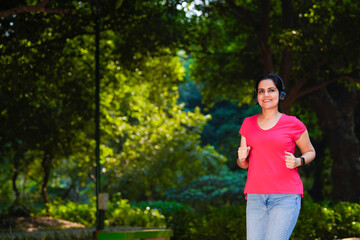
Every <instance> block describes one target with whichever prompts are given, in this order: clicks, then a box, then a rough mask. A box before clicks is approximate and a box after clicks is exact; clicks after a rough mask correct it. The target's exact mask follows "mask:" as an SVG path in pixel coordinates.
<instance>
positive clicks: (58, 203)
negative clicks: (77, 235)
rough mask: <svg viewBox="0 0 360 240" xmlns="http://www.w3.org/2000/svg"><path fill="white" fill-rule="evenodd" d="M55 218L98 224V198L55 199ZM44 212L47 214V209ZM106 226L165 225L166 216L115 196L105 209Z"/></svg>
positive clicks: (52, 204)
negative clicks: (86, 201)
mask: <svg viewBox="0 0 360 240" xmlns="http://www.w3.org/2000/svg"><path fill="white" fill-rule="evenodd" d="M48 207H49V213H50V215H51V216H52V217H53V218H55V219H64V220H68V221H72V222H77V223H81V224H84V225H85V226H86V227H93V226H95V224H96V199H95V198H92V199H91V201H90V202H89V203H79V202H72V201H66V202H64V201H62V200H55V201H53V203H50V204H48ZM42 214H46V212H45V211H43V212H42ZM105 218H106V219H105V226H137V227H164V226H165V225H166V223H165V217H164V216H163V215H161V214H160V213H159V211H158V210H156V209H150V208H145V209H140V208H138V207H133V206H131V205H130V204H129V203H128V200H126V199H121V198H120V197H119V196H114V197H113V198H112V199H111V200H110V201H109V202H108V209H107V210H106V211H105Z"/></svg>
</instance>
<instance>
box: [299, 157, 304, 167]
mask: <svg viewBox="0 0 360 240" xmlns="http://www.w3.org/2000/svg"><path fill="white" fill-rule="evenodd" d="M300 159H301V166H305V158H304V157H303V156H301V157H300Z"/></svg>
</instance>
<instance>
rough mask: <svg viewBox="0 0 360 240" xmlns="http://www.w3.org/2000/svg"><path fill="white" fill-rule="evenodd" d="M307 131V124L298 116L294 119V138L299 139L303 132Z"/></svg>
mask: <svg viewBox="0 0 360 240" xmlns="http://www.w3.org/2000/svg"><path fill="white" fill-rule="evenodd" d="M305 131H306V126H305V125H304V124H303V123H302V122H301V121H300V120H299V119H298V118H297V117H294V119H293V129H292V137H293V140H294V141H296V140H298V139H299V137H300V136H301V134H303V132H305Z"/></svg>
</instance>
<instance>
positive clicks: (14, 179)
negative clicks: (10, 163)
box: [11, 167, 20, 201]
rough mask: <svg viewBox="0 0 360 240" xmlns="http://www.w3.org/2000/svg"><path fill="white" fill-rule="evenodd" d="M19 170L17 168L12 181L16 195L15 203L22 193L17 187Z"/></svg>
mask: <svg viewBox="0 0 360 240" xmlns="http://www.w3.org/2000/svg"><path fill="white" fill-rule="evenodd" d="M18 171H19V170H18V169H17V167H15V168H14V173H13V175H12V177H11V180H12V187H13V191H14V193H15V201H17V200H19V198H20V192H19V189H18V188H17V186H16V180H17V177H18V175H19V172H18Z"/></svg>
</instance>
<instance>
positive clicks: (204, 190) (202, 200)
mask: <svg viewBox="0 0 360 240" xmlns="http://www.w3.org/2000/svg"><path fill="white" fill-rule="evenodd" d="M245 181H246V172H245V171H241V172H231V171H229V170H227V171H223V172H222V174H221V175H220V176H215V175H209V176H202V177H200V178H199V179H196V180H193V181H192V182H191V183H190V184H189V185H186V186H183V187H181V188H176V189H170V190H169V191H167V193H166V199H167V200H170V201H171V200H173V201H177V202H182V203H186V204H188V205H190V206H192V207H193V208H195V209H198V210H200V209H204V208H206V207H207V206H208V205H211V206H224V205H232V204H240V203H243V202H244V195H243V193H242V191H243V189H244V186H245Z"/></svg>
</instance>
